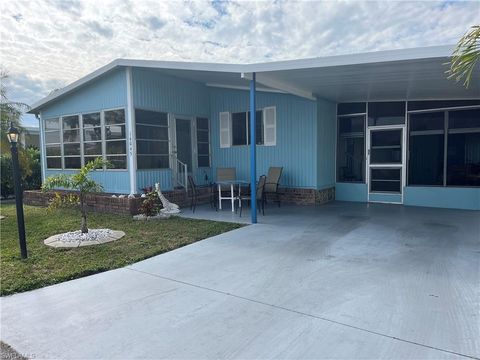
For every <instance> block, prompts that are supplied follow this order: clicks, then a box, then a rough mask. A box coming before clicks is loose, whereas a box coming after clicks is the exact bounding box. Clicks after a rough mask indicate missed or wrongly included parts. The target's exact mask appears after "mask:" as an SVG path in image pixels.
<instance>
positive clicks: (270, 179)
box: [265, 167, 283, 207]
mask: <svg viewBox="0 0 480 360" xmlns="http://www.w3.org/2000/svg"><path fill="white" fill-rule="evenodd" d="M282 171H283V167H270V168H269V169H268V174H267V180H266V182H265V203H266V202H267V197H268V196H269V195H270V196H275V200H274V201H276V202H277V203H278V207H280V192H279V186H280V177H281V176H282Z"/></svg>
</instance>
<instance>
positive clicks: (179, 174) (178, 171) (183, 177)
mask: <svg viewBox="0 0 480 360" xmlns="http://www.w3.org/2000/svg"><path fill="white" fill-rule="evenodd" d="M173 161H174V164H175V165H174V166H175V171H174V180H175V183H176V184H178V185H180V186H182V187H184V188H185V190H187V189H188V167H187V164H185V163H184V162H181V161H180V160H178V158H177V157H176V156H173Z"/></svg>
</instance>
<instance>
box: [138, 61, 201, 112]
mask: <svg viewBox="0 0 480 360" xmlns="http://www.w3.org/2000/svg"><path fill="white" fill-rule="evenodd" d="M208 90H209V88H208V87H206V86H205V85H203V84H200V83H196V82H193V81H188V80H183V79H179V78H175V77H172V76H168V75H165V74H162V73H160V72H158V71H152V70H145V69H136V68H134V69H133V104H134V106H135V107H139V108H144V109H150V110H158V111H164V112H170V113H174V114H178V115H190V116H207V117H208V116H209V115H210V111H209V97H208Z"/></svg>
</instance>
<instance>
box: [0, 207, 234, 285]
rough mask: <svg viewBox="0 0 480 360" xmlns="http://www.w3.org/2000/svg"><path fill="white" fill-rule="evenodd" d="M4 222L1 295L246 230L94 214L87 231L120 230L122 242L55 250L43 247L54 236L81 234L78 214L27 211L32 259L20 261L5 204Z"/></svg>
mask: <svg viewBox="0 0 480 360" xmlns="http://www.w3.org/2000/svg"><path fill="white" fill-rule="evenodd" d="M0 210H1V214H2V215H5V216H6V218H5V219H3V220H0V227H1V229H0V235H1V237H0V239H1V240H0V266H1V268H0V270H1V271H0V281H1V283H0V294H1V295H8V294H13V293H16V292H22V291H27V290H32V289H37V288H40V287H43V286H47V285H52V284H56V283H60V282H63V281H66V280H71V279H75V278H79V277H82V276H87V275H91V274H95V273H98V272H102V271H106V270H110V269H115V268H118V267H122V266H125V265H128V264H131V263H134V262H137V261H140V260H143V259H146V258H149V257H151V256H154V255H157V254H160V253H164V252H167V251H170V250H173V249H176V248H179V247H181V246H184V245H188V244H191V243H193V242H195V241H198V240H202V239H205V238H207V237H210V236H214V235H217V234H220V233H223V232H226V231H229V230H233V229H237V228H239V227H241V226H242V225H239V224H232V223H225V222H215V221H207V220H193V219H184V218H180V217H172V218H170V219H168V220H158V221H147V222H145V221H133V220H132V218H131V217H130V216H122V215H111V214H98V213H90V214H89V217H88V226H89V228H110V229H112V230H122V231H124V232H125V234H126V236H125V237H123V238H122V239H120V240H117V241H114V242H111V243H107V244H103V245H94V246H86V247H81V248H74V249H54V248H51V247H49V246H45V245H44V244H43V240H44V239H46V238H48V237H49V236H51V235H54V234H57V233H62V232H66V231H73V230H78V229H79V228H80V217H79V214H78V212H76V211H74V210H58V211H56V212H53V213H49V212H47V210H46V209H45V208H40V207H33V206H26V207H25V227H26V233H27V247H28V259H26V260H21V259H20V251H19V247H18V231H17V223H16V215H15V206H14V205H13V204H3V205H1V207H0Z"/></svg>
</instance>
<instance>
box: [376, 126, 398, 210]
mask: <svg viewBox="0 0 480 360" xmlns="http://www.w3.org/2000/svg"><path fill="white" fill-rule="evenodd" d="M403 137H404V127H403V126H385V127H375V128H369V129H368V137H367V139H368V140H367V141H368V144H367V149H368V152H367V161H368V171H367V176H368V180H369V181H368V201H370V202H386V203H397V204H402V203H403V186H404V178H405V176H404V175H405V167H404V164H405V154H404V149H403V143H404V139H403Z"/></svg>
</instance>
